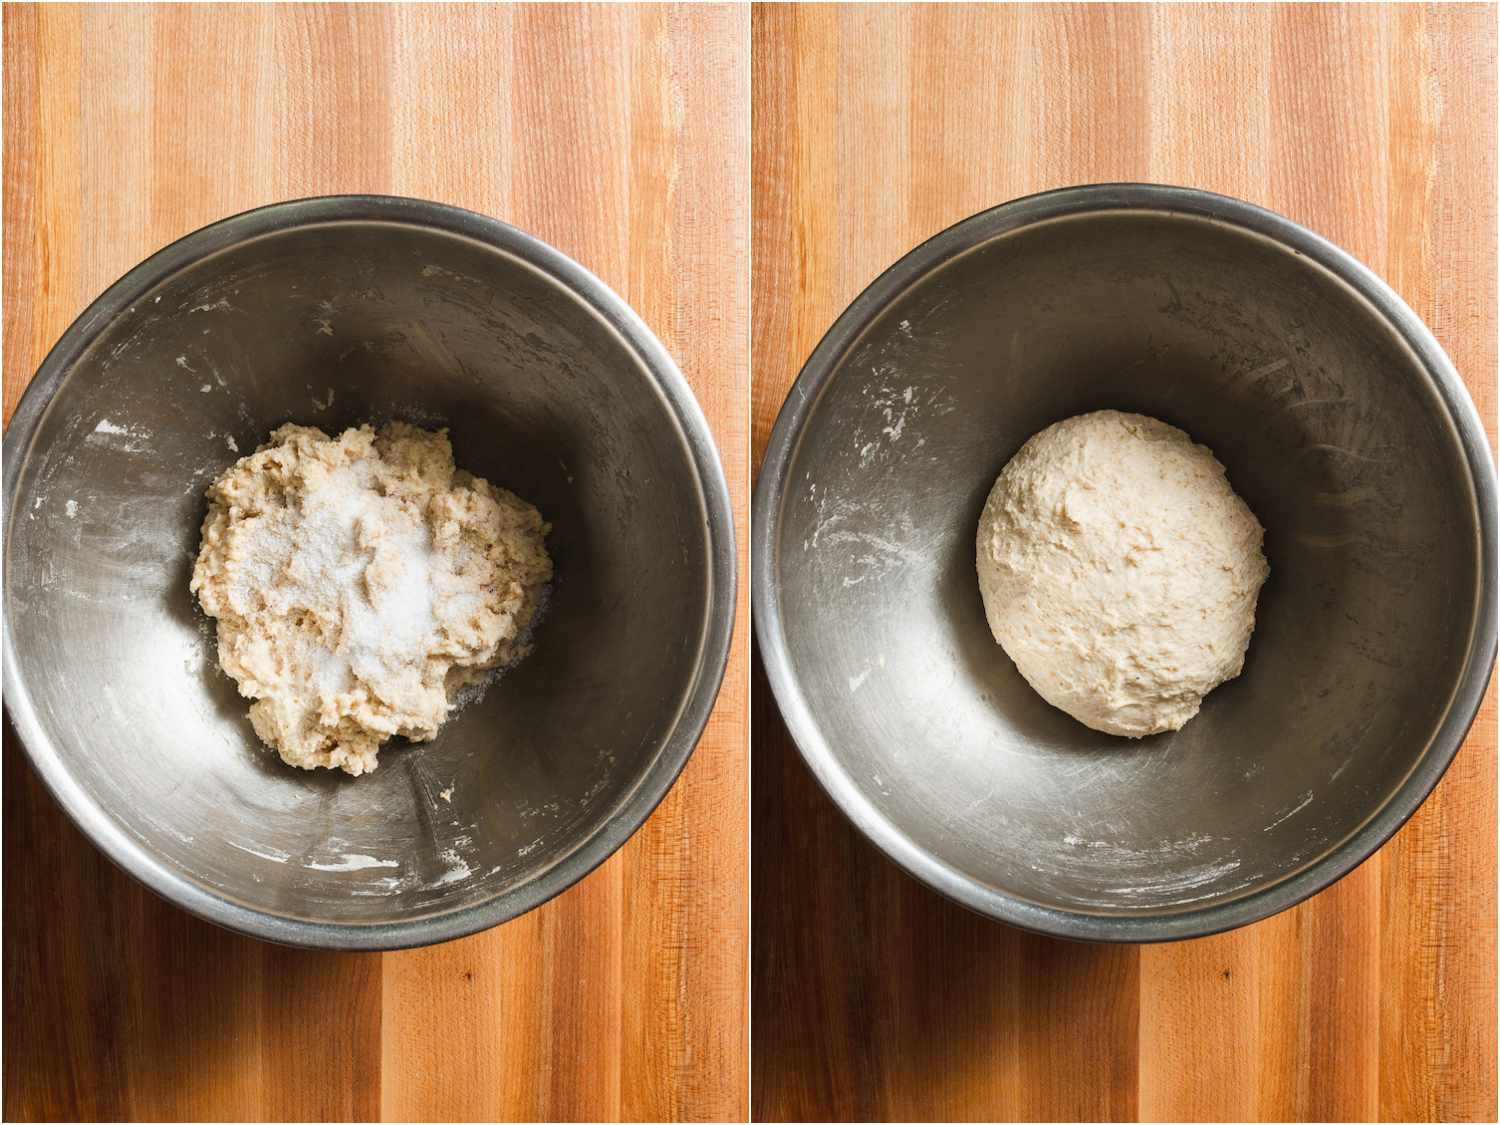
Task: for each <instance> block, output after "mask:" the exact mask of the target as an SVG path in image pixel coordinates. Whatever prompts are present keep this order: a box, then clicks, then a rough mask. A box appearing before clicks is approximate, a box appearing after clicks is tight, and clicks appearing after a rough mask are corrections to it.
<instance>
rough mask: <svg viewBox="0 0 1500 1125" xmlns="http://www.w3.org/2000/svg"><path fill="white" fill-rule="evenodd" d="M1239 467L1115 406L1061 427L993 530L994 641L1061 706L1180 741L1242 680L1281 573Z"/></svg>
mask: <svg viewBox="0 0 1500 1125" xmlns="http://www.w3.org/2000/svg"><path fill="white" fill-rule="evenodd" d="M1263 538H1264V531H1263V529H1262V528H1261V525H1260V522H1259V521H1258V520H1257V519H1256V518H1255V516H1254V514H1253V513H1251V511H1250V509H1249V508H1248V507H1246V505H1245V502H1244V501H1243V500H1241V499H1240V498H1239V496H1237V495H1236V494H1235V492H1234V490H1233V489H1232V488H1231V487H1230V485H1229V481H1228V480H1227V479H1226V478H1225V475H1224V466H1223V465H1221V464H1220V463H1219V461H1218V459H1217V458H1215V457H1214V455H1213V454H1212V453H1211V452H1209V450H1208V449H1207V448H1205V447H1204V446H1201V445H1196V444H1194V443H1193V441H1192V439H1191V438H1189V437H1188V435H1187V434H1185V433H1183V432H1182V431H1181V430H1179V429H1177V428H1176V427H1175V426H1169V425H1168V424H1167V423H1165V422H1161V421H1158V420H1156V419H1154V418H1147V417H1145V416H1144V415H1140V414H1122V413H1120V412H1118V411H1114V410H1102V411H1098V412H1096V413H1092V414H1081V415H1078V416H1077V417H1074V418H1068V419H1066V420H1064V421H1062V422H1058V423H1057V424H1055V425H1052V426H1049V427H1047V429H1045V430H1043V431H1041V433H1039V434H1036V435H1035V436H1034V437H1032V438H1031V440H1030V441H1028V442H1027V443H1026V444H1025V445H1023V446H1022V447H1021V449H1020V451H1019V452H1018V453H1017V454H1016V455H1015V456H1014V457H1013V458H1012V459H1011V460H1010V462H1009V463H1008V464H1006V466H1005V468H1004V470H1002V471H1001V473H1000V476H999V479H997V480H996V481H995V485H994V488H993V489H991V491H990V495H989V499H988V501H986V503H985V506H984V513H983V515H982V516H981V517H980V520H979V535H978V543H977V564H978V570H979V589H980V593H981V594H982V595H983V598H984V611H985V616H986V617H987V618H988V620H989V626H990V631H991V632H992V633H993V634H994V636H995V640H997V641H998V642H999V643H1000V644H1001V645H1002V646H1003V647H1004V649H1005V651H1006V653H1007V654H1008V655H1009V656H1010V658H1011V659H1012V660H1013V661H1015V664H1016V667H1017V668H1018V669H1019V670H1020V672H1021V675H1022V676H1024V677H1025V678H1026V681H1027V682H1028V683H1029V684H1031V686H1032V687H1033V688H1035V689H1036V690H1037V692H1038V693H1040V694H1041V696H1042V698H1043V699H1045V700H1047V702H1048V703H1050V704H1052V705H1053V706H1054V707H1058V708H1060V709H1061V710H1063V711H1066V712H1067V713H1068V714H1069V715H1072V716H1073V717H1074V718H1075V719H1077V720H1078V721H1079V722H1081V723H1083V724H1085V725H1086V726H1089V727H1092V728H1093V729H1095V730H1099V731H1105V732H1107V733H1109V734H1118V735H1126V736H1128V737H1131V738H1140V737H1143V736H1145V735H1148V734H1156V733H1159V732H1161V731H1168V730H1178V729H1179V728H1181V727H1182V725H1183V724H1184V723H1186V722H1187V721H1188V720H1189V719H1191V718H1192V717H1193V716H1194V715H1196V714H1197V713H1198V708H1199V707H1200V706H1201V704H1202V702H1203V697H1204V696H1205V695H1207V694H1208V693H1209V692H1210V691H1212V690H1213V689H1214V688H1215V687H1217V686H1218V685H1219V684H1221V683H1223V682H1224V681H1225V680H1229V679H1233V678H1234V677H1235V676H1238V675H1239V674H1240V669H1241V668H1242V667H1243V665H1244V659H1245V649H1246V646H1247V645H1248V644H1249V643H1250V634H1251V632H1252V631H1253V630H1254V628H1255V604H1256V599H1257V597H1258V596H1259V593H1260V587H1261V584H1262V583H1263V582H1265V580H1266V576H1267V575H1268V574H1269V573H1270V567H1269V566H1268V565H1267V563H1266V559H1265V556H1264V555H1263V554H1262V552H1261V543H1262V540H1263Z"/></svg>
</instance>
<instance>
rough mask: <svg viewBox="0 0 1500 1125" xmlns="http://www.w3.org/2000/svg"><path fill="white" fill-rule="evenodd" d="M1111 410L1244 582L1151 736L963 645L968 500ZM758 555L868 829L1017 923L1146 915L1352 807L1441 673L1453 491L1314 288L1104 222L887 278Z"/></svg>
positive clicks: (1422, 409)
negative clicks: (1240, 658)
mask: <svg viewBox="0 0 1500 1125" xmlns="http://www.w3.org/2000/svg"><path fill="white" fill-rule="evenodd" d="M1106 407H1109V408H1115V409H1119V410H1130V411H1139V412H1141V413H1144V414H1149V415H1154V416H1156V417H1159V418H1162V419H1164V420H1166V421H1168V422H1171V423H1173V424H1174V425H1177V426H1180V427H1182V428H1183V429H1184V430H1186V431H1187V432H1188V433H1189V434H1190V435H1191V436H1192V437H1193V438H1194V439H1195V440H1197V441H1199V442H1202V443H1204V444H1206V445H1208V447H1209V448H1210V449H1212V450H1213V451H1214V452H1215V453H1216V454H1217V455H1218V457H1219V459H1220V460H1221V461H1222V462H1223V463H1224V464H1225V466H1226V467H1227V469H1228V473H1229V479H1230V481H1231V483H1232V484H1233V486H1234V487H1235V489H1236V490H1237V491H1238V492H1239V493H1240V495H1241V496H1243V497H1244V498H1245V500H1246V502H1247V503H1248V504H1249V505H1250V507H1251V509H1252V510H1253V511H1254V512H1255V513H1256V515H1257V516H1258V517H1259V519H1260V521H1261V522H1262V524H1264V526H1265V528H1266V541H1265V550H1266V554H1267V557H1268V558H1269V560H1270V564H1271V575H1270V579H1269V581H1268V582H1267V584H1266V586H1265V587H1264V589H1263V591H1262V594H1261V598H1260V603H1259V612H1258V614H1257V623H1256V630H1255V634H1254V637H1253V638H1252V640H1251V644H1250V649H1249V653H1248V656H1247V660H1246V664H1245V669H1244V672H1243V674H1242V675H1241V676H1240V677H1239V678H1238V679H1236V680H1233V681H1231V682H1230V683H1228V684H1226V685H1224V686H1222V687H1220V688H1219V689H1218V690H1217V691H1215V692H1214V693H1212V694H1211V695H1210V696H1209V697H1208V699H1207V700H1206V702H1205V704H1204V707H1203V710H1202V712H1201V713H1200V714H1199V715H1198V716H1197V717H1196V718H1194V719H1193V720H1192V721H1191V722H1190V723H1188V724H1187V726H1186V727H1185V728H1184V729H1183V730H1181V731H1180V732H1177V733H1173V734H1165V735H1158V736H1155V737H1152V738H1147V739H1144V740H1140V741H1130V740H1125V739H1119V738H1115V737H1111V736H1109V735H1104V734H1100V733H1097V732H1095V731H1091V730H1089V729H1087V728H1085V727H1084V726H1082V725H1081V724H1079V723H1077V722H1075V721H1074V720H1073V719H1071V718H1069V717H1068V716H1067V715H1065V714H1063V713H1062V712H1060V711H1057V710H1054V709H1053V708H1051V707H1050V706H1048V704H1046V703H1045V702H1044V701H1043V700H1042V699H1041V698H1040V697H1039V696H1038V695H1036V693H1035V692H1034V691H1032V689H1031V688H1030V687H1029V686H1028V685H1027V684H1026V683H1025V682H1024V681H1023V680H1022V679H1021V677H1020V675H1019V673H1018V672H1017V671H1016V669H1015V666H1014V665H1013V664H1012V663H1011V661H1010V660H1009V658H1008V657H1006V655H1005V653H1004V652H1003V650H1001V649H1000V648H999V646H997V645H996V643H995V642H994V640H993V639H992V638H991V636H990V633H989V630H988V627H987V625H986V623H985V617H984V612H983V607H982V604H981V601H980V595H979V589H978V584H977V580H976V577H975V570H974V538H975V531H976V527H977V523H978V519H979V513H980V510H981V508H982V506H983V503H984V499H985V497H986V495H987V493H988V491H989V489H990V486H991V485H992V484H993V482H994V480H995V477H996V475H997V474H998V473H999V471H1000V469H1001V468H1002V466H1003V465H1004V464H1005V462H1006V461H1007V460H1008V459H1009V458H1010V457H1011V456H1012V455H1013V454H1014V453H1015V452H1016V450H1017V449H1018V448H1019V447H1020V446H1021V444H1022V443H1023V442H1024V441H1025V440H1026V439H1027V438H1028V437H1030V436H1031V435H1032V434H1034V433H1036V432H1037V431H1038V430H1041V429H1042V428H1043V427H1045V426H1047V425H1049V424H1051V423H1053V422H1056V421H1058V420H1060V419H1062V418H1066V417H1068V416H1070V415H1074V414H1078V413H1082V412H1084V411H1089V410H1096V409H1101V408H1106ZM784 479H785V481H786V489H785V492H784V494H783V495H782V497H781V498H780V508H779V512H778V514H777V515H778V517H779V525H778V535H777V539H776V540H775V543H774V546H773V548H772V555H773V562H772V566H773V568H774V574H775V581H776V582H777V583H778V588H779V595H780V615H781V616H780V621H781V626H782V631H783V634H784V643H785V651H786V655H787V659H788V661H789V663H790V674H791V676H792V678H793V679H794V681H795V683H796V685H797V690H798V691H799V693H800V694H801V696H802V700H803V702H804V703H805V705H806V709H807V712H808V714H809V715H810V717H811V720H812V722H813V723H814V724H815V725H816V728H817V732H818V734H819V736H820V737H821V740H822V742H823V743H825V744H826V746H827V747H828V753H829V754H830V755H831V757H832V760H833V763H834V765H833V767H832V768H834V769H836V770H837V771H839V772H840V773H842V774H844V775H845V776H846V777H847V779H848V780H849V782H850V783H851V784H852V785H854V786H855V787H856V788H857V789H858V790H859V791H860V792H861V793H862V794H863V796H864V797H865V798H867V799H868V801H869V802H871V803H872V804H873V805H874V806H875V808H876V809H877V810H878V811H879V813H880V814H881V815H882V816H883V817H884V818H886V819H887V820H888V821H889V822H890V824H891V825H892V826H893V827H894V828H895V829H896V831H897V832H899V833H901V834H903V835H904V836H906V837H907V838H908V839H909V840H910V841H912V842H913V843H914V844H915V845H916V846H917V847H919V848H920V849H922V850H924V851H926V852H927V853H928V854H929V855H931V856H932V857H934V858H935V859H937V860H938V861H940V862H941V863H943V864H946V865H947V866H949V867H950V868H952V869H953V870H955V871H957V872H959V873H960V874H961V875H962V876H965V877H967V878H968V879H970V880H973V881H976V882H977V883H979V884H981V885H983V886H986V887H989V888H993V889H995V890H998V891H1000V892H1002V893H1003V894H1005V895H1008V896H1010V897H1012V898H1015V899H1020V900H1023V901H1025V902H1029V903H1034V904H1037V905H1041V906H1045V907H1050V908H1055V909H1062V910H1067V911H1073V912H1078V913H1085V914H1094V915H1110V914H1113V915H1132V914H1137V915H1151V914H1157V915H1160V914H1171V913H1177V912H1183V911H1186V910H1191V909H1196V908H1200V907H1203V906H1206V905H1216V904H1218V903H1221V902H1226V901H1229V900H1232V899H1234V898H1237V897H1241V896H1244V895H1247V894H1250V893H1252V892H1254V891H1257V890H1260V889H1262V888H1265V887H1268V886H1270V885H1272V884H1275V883H1277V882H1279V881H1281V880H1283V879H1284V878H1286V877H1288V876H1289V875H1290V874H1292V873H1294V872H1296V871H1297V870H1299V869H1301V868H1303V867H1305V866H1307V865H1309V864H1311V863H1313V862H1315V861H1316V860H1317V859H1318V858H1319V857H1321V856H1323V855H1324V854H1326V853H1327V852H1328V851H1329V850H1330V849H1331V848H1333V847H1335V846H1336V845H1337V844H1338V843H1339V842H1340V841H1342V840H1343V839H1345V838H1346V837H1347V836H1348V835H1349V834H1350V833H1352V832H1354V831H1355V830H1357V829H1358V828H1359V827H1360V826H1361V825H1362V824H1364V823H1365V822H1366V821H1367V820H1368V819H1369V818H1370V817H1371V816H1372V815H1374V814H1375V813H1376V812H1377V811H1378V810H1379V809H1380V808H1381V807H1382V806H1383V805H1384V804H1385V803H1386V802H1387V801H1388V800H1389V799H1390V797H1391V796H1392V795H1393V793H1394V792H1395V791H1396V789H1397V788H1398V787H1399V786H1400V785H1401V783H1402V781H1403V780H1404V779H1405V778H1406V777H1407V776H1408V774H1409V772H1410V771H1411V770H1412V769H1413V767H1414V766H1415V765H1416V764H1417V763H1418V761H1419V760H1420V759H1421V757H1422V756H1423V755H1424V754H1425V753H1427V749H1428V744H1429V740H1430V738H1431V736H1432V734H1433V733H1434V731H1435V729H1436V727H1437V726H1438V724H1439V722H1440V721H1441V719H1442V718H1443V716H1444V714H1445V712H1446V709H1447V707H1448V704H1449V701H1450V699H1451V698H1452V696H1453V693H1454V690H1455V687H1456V684H1457V683H1458V681H1459V678H1460V676H1461V675H1462V673H1463V670H1464V668H1465V661H1466V658H1467V652H1468V648H1469V645H1470V642H1471V636H1472V629H1473V626H1474V613H1475V606H1476V599H1477V592H1476V591H1477V587H1478V581H1479V575H1480V565H1481V563H1480V555H1479V535H1478V530H1477V516H1476V513H1475V500H1474V491H1473V488H1472V486H1471V484H1470V482H1469V478H1468V476H1467V471H1466V466H1465V464H1464V461H1463V459H1462V454H1461V450H1460V448H1459V445H1458V442H1457V441H1456V440H1455V435H1454V432H1453V428H1452V424H1451V422H1450V421H1449V419H1448V416H1447V414H1446V413H1445V411H1444V409H1443V407H1442V405H1441V403H1440V401H1439V400H1438V398H1437V396H1436V392H1435V391H1434V390H1432V389H1431V386H1430V382H1429V380H1428V379H1427V377H1426V376H1425V375H1424V374H1423V373H1422V372H1421V371H1420V369H1419V364H1418V360H1417V358H1416V357H1415V356H1414V355H1413V354H1412V353H1411V352H1410V350H1409V349H1408V347H1407V346H1406V344H1405V343H1404V342H1403V341H1402V340H1401V339H1400V338H1399V337H1398V336H1397V335H1396V334H1395V333H1394V332H1393V331H1392V330H1391V329H1390V328H1389V327H1388V326H1387V325H1386V323H1385V322H1384V321H1383V320H1382V319H1381V318H1380V317H1379V316H1378V315H1377V314H1376V312H1375V311H1374V309H1373V308H1372V307H1371V306H1369V305H1368V304H1367V303H1366V302H1365V301H1364V299H1363V298H1361V297H1359V296H1358V295H1357V294H1356V293H1355V292H1354V291H1353V290H1352V289H1350V288H1349V287H1347V286H1346V285H1345V284H1343V283H1342V282H1340V281H1338V280H1336V279H1335V278H1334V277H1333V276H1332V275H1331V274H1329V273H1327V272H1326V271H1325V270H1324V269H1323V268H1322V267H1320V266H1317V265H1314V264H1313V263H1311V262H1309V261H1308V259H1306V258H1305V257H1302V256H1300V255H1297V254H1295V253H1294V252H1293V251H1291V250H1289V249H1286V248H1284V247H1281V246H1279V245H1277V244H1276V243H1273V242H1272V241H1270V240H1268V239H1265V238H1263V237H1261V236H1259V235H1257V234H1254V233H1252V232H1250V231H1247V230H1245V229H1242V228H1238V227H1235V226H1231V225H1227V224H1224V223H1221V222H1215V221H1211V220H1209V219H1206V218H1200V217H1195V216H1190V215H1182V214H1169V213H1165V212H1143V211H1135V210H1119V211H1107V212H1094V213H1090V214H1085V215H1078V216H1073V217H1067V218H1060V219H1055V220H1052V221H1048V222H1044V223H1040V224H1037V225H1032V226H1028V227H1023V228H1021V229H1019V230H1016V231H1012V232H1010V233H1007V234H1003V235H1000V236H997V237H994V238H992V239H990V240H989V241H987V242H985V243H983V244H982V245H980V246H979V247H977V248H976V249H973V250H971V251H969V252H968V253H966V254H965V255H963V256H961V257H959V258H957V259H954V260H952V261H949V262H948V263H946V264H945V265H944V266H942V267H941V268H939V269H937V270H935V271H933V272H930V273H927V274H925V275H923V276H921V277H920V278H918V279H917V280H915V281H914V282H913V283H912V284H911V285H910V287H908V288H907V289H906V290H905V291H904V292H903V294H902V295H901V296H900V297H899V298H898V299H896V300H895V301H894V302H893V303H891V304H889V305H888V306H887V307H885V308H884V309H883V310H882V311H881V312H880V313H879V315H878V316H877V317H876V318H875V319H874V320H873V322H872V323H870V324H869V325H868V326H867V328H866V330H865V331H864V332H863V333H862V334H861V335H860V336H859V337H858V338H857V339H856V340H855V341H854V343H853V344H852V345H851V346H849V347H848V348H846V349H845V350H844V351H843V353H842V354H841V355H840V356H839V357H838V358H837V360H836V361H835V366H834V369H833V370H832V371H831V372H830V374H829V377H828V379H827V380H826V382H825V383H824V384H823V389H822V391H821V393H820V395H819V396H818V398H817V399H816V401H815V402H814V403H813V404H812V405H811V406H810V408H809V410H808V415H807V418H806V424H805V427H804V428H803V430H802V431H801V432H800V434H799V435H798V437H797V439H796V441H795V444H794V446H793V448H792V450H791V453H790V456H789V461H788V466H787V473H786V476H785V478H784Z"/></svg>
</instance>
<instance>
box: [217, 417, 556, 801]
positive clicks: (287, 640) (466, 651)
mask: <svg viewBox="0 0 1500 1125" xmlns="http://www.w3.org/2000/svg"><path fill="white" fill-rule="evenodd" d="M208 500H209V509H208V517H207V519H205V520H204V522H203V544H202V547H201V548H200V549H199V552H198V561H197V565H196V566H195V567H194V568H193V579H192V590H193V592H194V593H195V594H197V596H198V600H199V602H200V604H201V605H202V606H203V610H204V612H205V613H207V614H208V615H209V616H210V617H215V618H217V619H218V634H219V664H220V665H221V666H222V667H223V669H224V671H225V672H227V673H228V674H229V675H230V676H232V677H234V679H235V680H236V681H237V682H238V683H239V687H240V694H241V695H244V696H246V697H248V698H250V699H253V700H255V702H254V703H252V704H251V706H250V721H251V723H252V724H253V725H254V727H255V733H256V734H258V735H259V736H260V737H261V739H262V740H263V741H264V742H266V743H267V744H268V745H270V746H271V747H273V748H274V749H276V750H277V751H278V752H279V753H280V754H281V757H282V759H283V760H284V761H286V762H287V763H288V764H290V765H293V766H300V767H301V768H303V769H314V768H317V767H319V766H324V767H329V768H339V769H342V770H343V771H344V772H345V773H350V774H355V775H358V774H362V773H367V772H368V771H370V770H373V769H374V768H375V765H376V753H377V751H378V750H379V748H380V744H381V743H382V742H384V741H385V740H386V739H388V738H390V737H391V736H393V735H398V734H399V735H403V736H405V737H406V738H410V739H415V740H418V741H424V740H426V739H430V738H432V737H433V736H434V735H435V734H436V733H437V730H438V727H439V726H441V725H442V723H443V720H444V719H445V718H447V716H448V712H449V710H450V709H451V708H452V706H453V702H454V695H455V693H456V692H457V691H458V690H459V689H460V688H462V687H464V686H465V685H467V684H469V683H473V682H476V681H478V680H481V679H483V678H484V676H485V675H486V674H487V673H488V671H489V670H490V669H492V668H495V667H497V666H502V665H508V664H511V663H513V662H515V661H516V660H519V659H520V658H521V657H522V656H524V655H525V653H526V642H525V637H526V632H527V627H528V626H529V625H530V624H531V621H532V618H533V617H534V616H535V614H536V611H537V605H538V600H539V598H540V597H541V594H542V592H543V590H544V588H545V585H546V583H547V581H548V580H549V579H550V578H551V577H552V561H551V559H549V558H548V556H547V551H546V546H545V542H544V537H545V536H546V534H547V532H548V531H549V530H550V529H549V528H548V526H547V525H546V524H545V523H543V522H542V517H541V516H540V515H539V514H538V513H537V510H536V509H535V508H533V507H532V506H531V505H530V504H527V503H526V502H525V501H523V500H520V499H519V498H517V497H516V496H514V495H512V494H511V493H509V492H507V491H505V490H504V489H502V488H496V487H495V486H494V485H492V484H490V483H489V482H488V481H485V480H481V479H479V478H477V477H474V476H471V475H469V474H468V473H465V472H456V471H455V470H454V467H453V448H452V446H451V445H450V444H449V442H448V435H447V431H441V432H438V433H430V432H428V431H426V430H421V429H418V428H416V427H415V426H408V425H405V424H403V423H399V422H397V423H392V424H391V425H388V426H382V427H381V428H380V430H379V432H378V433H377V432H376V431H375V430H374V429H372V428H371V427H369V426H361V427H359V428H358V429H352V430H346V431H344V433H343V434H341V435H340V436H339V437H338V438H330V437H329V436H328V435H327V434H325V433H324V432H323V431H322V430H318V429H314V428H312V427H309V426H290V425H288V426H282V427H281V428H280V429H278V430H276V432H275V433H273V434H272V435H271V440H270V441H269V442H268V443H267V444H266V445H263V446H262V447H261V448H260V449H259V450H257V451H256V452H255V453H254V454H252V455H251V456H249V457H244V458H241V459H240V460H239V461H238V462H236V463H235V464H234V465H232V466H231V467H230V468H229V469H227V470H226V471H225V472H224V474H223V475H222V476H220V477H219V478H218V479H217V480H216V481H214V483H213V484H212V485H211V486H210V487H209V490H208Z"/></svg>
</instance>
